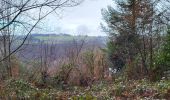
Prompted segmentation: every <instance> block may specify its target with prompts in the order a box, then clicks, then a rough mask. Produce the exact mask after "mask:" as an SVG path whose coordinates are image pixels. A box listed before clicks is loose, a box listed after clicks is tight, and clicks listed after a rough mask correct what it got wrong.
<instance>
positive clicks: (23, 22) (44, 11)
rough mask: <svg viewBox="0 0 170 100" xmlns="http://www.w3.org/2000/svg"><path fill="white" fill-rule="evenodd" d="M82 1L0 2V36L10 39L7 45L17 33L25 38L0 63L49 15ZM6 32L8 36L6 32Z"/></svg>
mask: <svg viewBox="0 0 170 100" xmlns="http://www.w3.org/2000/svg"><path fill="white" fill-rule="evenodd" d="M82 1H83V0H0V36H1V37H3V36H5V37H6V36H7V35H8V37H10V41H9V45H11V44H12V42H13V41H14V39H13V37H14V35H17V34H18V33H17V32H19V31H20V32H21V30H24V31H22V32H23V33H20V34H22V35H24V36H25V37H24V38H23V40H22V42H21V43H20V44H19V45H18V47H17V48H16V49H14V50H13V51H10V52H9V53H8V55H6V56H5V57H1V60H0V62H1V61H3V60H5V59H7V58H8V57H9V56H11V55H12V54H13V53H15V52H16V51H17V50H19V49H20V48H21V46H22V45H23V44H24V43H25V41H26V39H27V38H28V36H29V34H30V33H31V32H32V31H33V29H34V28H35V27H36V26H37V24H38V23H39V22H40V21H41V20H42V19H44V18H45V17H47V16H48V15H49V14H50V13H52V12H56V11H57V10H58V9H62V8H65V7H73V6H77V5H79V4H80V3H81V2H82ZM7 30H8V34H6V31H7Z"/></svg>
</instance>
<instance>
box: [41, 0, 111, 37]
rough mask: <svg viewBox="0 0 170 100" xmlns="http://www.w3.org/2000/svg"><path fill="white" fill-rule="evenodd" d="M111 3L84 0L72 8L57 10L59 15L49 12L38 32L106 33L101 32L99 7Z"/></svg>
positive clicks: (109, 1) (107, 1) (102, 0)
mask: <svg viewBox="0 0 170 100" xmlns="http://www.w3.org/2000/svg"><path fill="white" fill-rule="evenodd" d="M108 5H113V2H112V0H85V1H84V2H83V3H82V4H81V5H79V6H76V7H74V8H65V9H64V10H62V11H58V13H59V15H57V14H51V15H50V16H48V17H47V18H46V19H45V20H44V21H43V24H41V25H42V26H43V29H44V30H43V31H42V30H41V31H40V30H39V33H67V34H72V35H79V34H83V35H91V36H98V35H106V34H105V33H102V32H101V28H100V23H101V22H102V15H101V9H102V8H106V7H107V6H108Z"/></svg>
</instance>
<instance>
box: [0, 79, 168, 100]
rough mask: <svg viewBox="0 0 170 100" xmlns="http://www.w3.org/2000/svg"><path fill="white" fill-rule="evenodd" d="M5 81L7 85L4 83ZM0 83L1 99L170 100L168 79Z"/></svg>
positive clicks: (15, 81) (17, 81) (16, 81)
mask: <svg viewBox="0 0 170 100" xmlns="http://www.w3.org/2000/svg"><path fill="white" fill-rule="evenodd" d="M7 83H8V84H7ZM7 83H6V84H5V85H1V86H0V88H1V89H0V99H2V100H9V99H12V100H18V98H19V99H24V100H34V99H36V100H126V99H130V100H141V99H144V100H146V99H147V100H150V99H165V100H170V81H168V80H161V81H159V82H150V81H148V80H146V79H143V80H129V81H122V79H116V80H115V81H113V82H110V83H108V82H105V81H100V82H97V83H94V84H93V85H91V86H88V87H79V86H68V87H64V88H63V87H60V88H59V87H57V88H54V87H50V86H49V87H47V88H44V89H39V88H37V87H35V86H34V85H33V84H30V83H27V82H25V81H23V80H8V81H7Z"/></svg>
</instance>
